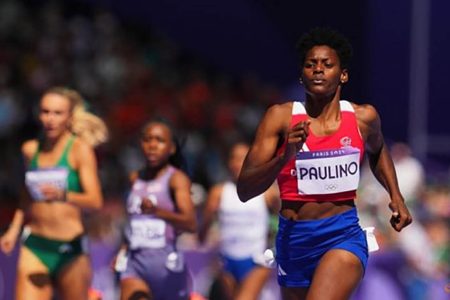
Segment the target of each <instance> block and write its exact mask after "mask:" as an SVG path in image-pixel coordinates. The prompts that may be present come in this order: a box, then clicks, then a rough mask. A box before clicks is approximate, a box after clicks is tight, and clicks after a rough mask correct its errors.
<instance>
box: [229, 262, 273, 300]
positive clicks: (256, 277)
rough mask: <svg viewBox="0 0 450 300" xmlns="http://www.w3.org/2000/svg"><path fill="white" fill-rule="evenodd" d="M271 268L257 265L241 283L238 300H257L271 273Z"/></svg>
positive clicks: (237, 295)
mask: <svg viewBox="0 0 450 300" xmlns="http://www.w3.org/2000/svg"><path fill="white" fill-rule="evenodd" d="M270 271H271V270H270V269H268V268H265V267H261V266H256V267H255V268H253V270H251V271H250V272H249V273H248V274H247V276H245V278H244V279H243V280H242V282H241V283H240V284H239V288H238V290H237V294H236V298H235V299H236V300H253V299H254V300H256V299H258V296H259V294H260V293H261V290H262V289H263V287H264V284H265V283H266V281H267V279H268V278H269V275H270Z"/></svg>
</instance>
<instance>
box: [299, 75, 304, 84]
mask: <svg viewBox="0 0 450 300" xmlns="http://www.w3.org/2000/svg"><path fill="white" fill-rule="evenodd" d="M299 81H300V84H301V85H303V79H302V78H301V77H300V79H299Z"/></svg>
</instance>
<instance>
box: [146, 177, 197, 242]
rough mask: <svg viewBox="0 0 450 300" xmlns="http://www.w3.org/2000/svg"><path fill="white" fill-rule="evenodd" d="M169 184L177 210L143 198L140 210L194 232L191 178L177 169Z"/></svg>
mask: <svg viewBox="0 0 450 300" xmlns="http://www.w3.org/2000/svg"><path fill="white" fill-rule="evenodd" d="M169 184H170V190H171V191H172V193H173V197H174V200H175V202H176V205H177V210H176V211H170V210H167V209H164V208H161V207H158V205H154V204H153V203H152V202H151V201H150V200H149V199H143V201H142V205H141V209H142V212H143V213H146V214H151V215H153V216H155V217H157V218H160V219H163V220H164V221H167V222H169V223H170V224H172V225H173V226H174V227H175V228H177V229H179V230H182V231H187V232H191V233H193V232H195V231H196V230H197V219H196V216H195V210H194V204H193V202H192V198H191V180H190V179H189V177H188V176H187V175H186V174H184V173H183V172H181V171H179V170H177V171H176V172H175V173H174V174H173V176H172V178H171V179H170V183H169Z"/></svg>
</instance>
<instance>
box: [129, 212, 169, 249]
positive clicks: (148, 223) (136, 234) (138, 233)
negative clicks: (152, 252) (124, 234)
mask: <svg viewBox="0 0 450 300" xmlns="http://www.w3.org/2000/svg"><path fill="white" fill-rule="evenodd" d="M129 241H130V248H132V249H137V248H162V247H164V246H165V245H166V223H165V222H164V221H163V220H159V219H149V218H142V219H131V221H130V236H129Z"/></svg>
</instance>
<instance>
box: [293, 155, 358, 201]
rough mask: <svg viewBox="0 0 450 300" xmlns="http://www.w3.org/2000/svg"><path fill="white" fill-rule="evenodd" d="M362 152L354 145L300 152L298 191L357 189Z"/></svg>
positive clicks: (325, 192)
mask: <svg viewBox="0 0 450 300" xmlns="http://www.w3.org/2000/svg"><path fill="white" fill-rule="evenodd" d="M359 156H360V151H359V149H357V148H352V147H346V148H342V149H332V150H321V151H304V152H299V153H297V158H296V161H295V166H296V172H297V186H298V193H299V194H301V195H322V194H335V193H341V192H347V191H354V190H356V189H357V187H358V183H359Z"/></svg>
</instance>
